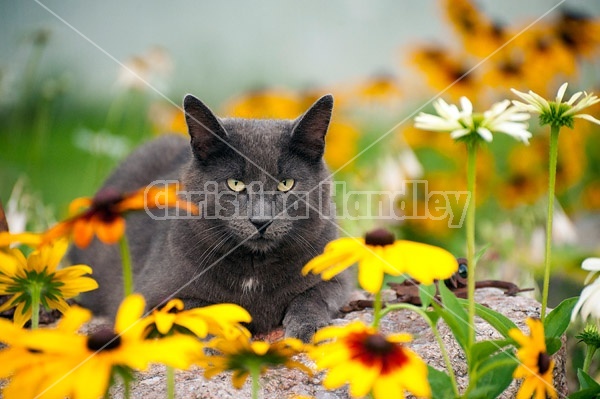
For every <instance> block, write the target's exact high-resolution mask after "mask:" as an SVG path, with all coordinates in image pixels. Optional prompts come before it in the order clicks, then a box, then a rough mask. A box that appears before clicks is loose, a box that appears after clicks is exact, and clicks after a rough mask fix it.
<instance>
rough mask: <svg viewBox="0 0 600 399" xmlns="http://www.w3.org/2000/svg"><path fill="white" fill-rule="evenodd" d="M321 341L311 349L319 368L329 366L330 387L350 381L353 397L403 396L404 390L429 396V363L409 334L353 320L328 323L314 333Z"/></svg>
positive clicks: (325, 381) (376, 398)
mask: <svg viewBox="0 0 600 399" xmlns="http://www.w3.org/2000/svg"><path fill="white" fill-rule="evenodd" d="M314 341H315V343H316V344H318V345H317V346H316V347H315V348H314V349H313V350H311V351H310V352H309V355H310V357H311V358H313V359H314V360H315V362H316V364H317V369H319V370H328V371H327V376H326V377H325V380H324V381H323V386H324V387H325V388H327V389H335V388H339V387H341V386H342V385H344V384H346V383H347V384H349V386H350V395H351V396H352V397H363V396H366V395H367V394H369V393H370V392H371V393H372V394H373V397H374V398H375V399H379V398H403V397H404V391H409V392H410V393H412V394H413V395H415V396H419V397H430V396H431V388H430V386H429V382H428V381H427V365H426V364H425V362H424V361H423V360H422V359H421V358H420V357H419V356H418V355H417V354H415V353H414V352H413V351H411V350H410V349H408V348H407V347H406V346H405V344H406V343H407V342H410V341H411V336H410V334H393V335H389V336H385V335H383V334H382V333H380V332H379V331H377V330H376V329H375V328H373V327H367V326H365V325H364V324H362V323H361V322H358V321H356V322H353V323H351V324H348V325H347V326H344V327H338V326H334V327H325V328H323V329H321V330H319V331H317V333H316V334H315V337H314Z"/></svg>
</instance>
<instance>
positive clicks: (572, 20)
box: [554, 9, 600, 57]
mask: <svg viewBox="0 0 600 399" xmlns="http://www.w3.org/2000/svg"><path fill="white" fill-rule="evenodd" d="M554 31H555V34H556V36H557V38H558V39H559V40H560V41H561V42H562V43H563V44H564V46H565V47H566V48H567V49H569V51H571V52H572V53H573V54H574V55H576V56H584V57H591V56H593V55H594V54H597V52H598V49H599V47H600V21H599V20H598V19H597V18H593V17H591V16H589V15H586V14H584V13H582V12H580V11H575V10H572V9H562V10H561V15H560V17H559V19H558V21H557V22H556V23H555V25H554Z"/></svg>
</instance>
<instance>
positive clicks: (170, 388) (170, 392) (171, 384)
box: [167, 366, 175, 399]
mask: <svg viewBox="0 0 600 399" xmlns="http://www.w3.org/2000/svg"><path fill="white" fill-rule="evenodd" d="M167 398H168V399H174V398H175V369H174V368H173V367H171V366H167Z"/></svg>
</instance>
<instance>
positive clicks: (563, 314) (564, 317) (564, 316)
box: [544, 297, 579, 338]
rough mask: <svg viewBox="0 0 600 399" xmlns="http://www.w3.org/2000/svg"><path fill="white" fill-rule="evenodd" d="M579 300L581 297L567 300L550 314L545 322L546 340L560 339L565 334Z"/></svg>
mask: <svg viewBox="0 0 600 399" xmlns="http://www.w3.org/2000/svg"><path fill="white" fill-rule="evenodd" d="M578 299H579V297H575V298H569V299H565V300H564V301H562V302H561V303H560V304H559V305H558V306H557V307H556V308H554V309H553V310H552V312H550V313H548V315H547V316H546V320H545V321H544V333H545V334H546V338H559V337H561V336H562V335H563V334H564V333H565V331H566V330H567V327H569V322H570V321H571V313H572V312H573V308H574V307H575V304H576V303H577V300H578Z"/></svg>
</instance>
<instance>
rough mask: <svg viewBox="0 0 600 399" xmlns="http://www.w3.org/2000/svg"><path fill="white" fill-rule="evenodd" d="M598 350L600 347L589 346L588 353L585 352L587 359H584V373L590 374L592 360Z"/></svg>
mask: <svg viewBox="0 0 600 399" xmlns="http://www.w3.org/2000/svg"><path fill="white" fill-rule="evenodd" d="M597 349H598V347H596V346H594V345H587V348H586V352H585V358H584V359H583V371H585V372H586V374H588V375H589V374H590V366H591V365H592V358H593V357H594V354H595V353H596V350H597Z"/></svg>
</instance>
